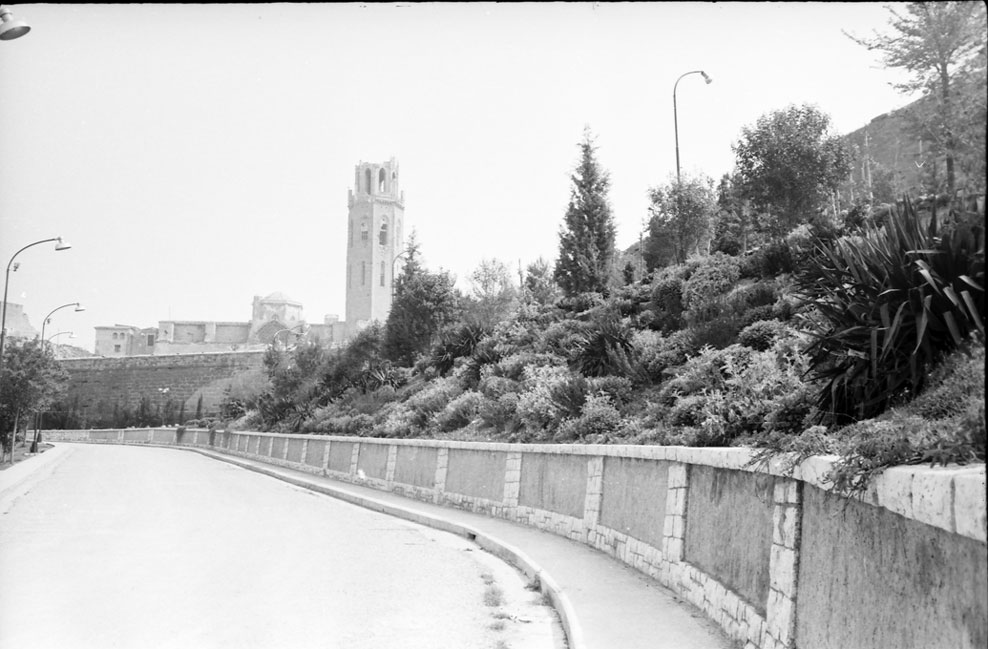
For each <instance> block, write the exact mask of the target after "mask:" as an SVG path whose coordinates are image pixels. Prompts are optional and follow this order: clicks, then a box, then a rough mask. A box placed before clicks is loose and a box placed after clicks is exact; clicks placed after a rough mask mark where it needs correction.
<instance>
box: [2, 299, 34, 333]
mask: <svg viewBox="0 0 988 649" xmlns="http://www.w3.org/2000/svg"><path fill="white" fill-rule="evenodd" d="M3 307H4V303H3V301H2V300H0V308H3ZM6 308H7V312H6V316H7V317H6V319H5V320H4V329H5V330H6V332H7V333H6V336H7V338H36V337H38V336H39V335H40V333H39V332H38V330H37V329H35V328H34V327H33V326H31V321H30V320H28V318H27V314H26V313H24V305H22V304H14V303H13V302H7V304H6Z"/></svg>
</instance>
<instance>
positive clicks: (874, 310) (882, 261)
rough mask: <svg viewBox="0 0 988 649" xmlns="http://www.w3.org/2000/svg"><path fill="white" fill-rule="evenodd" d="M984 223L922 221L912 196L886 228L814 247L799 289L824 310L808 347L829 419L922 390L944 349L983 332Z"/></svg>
mask: <svg viewBox="0 0 988 649" xmlns="http://www.w3.org/2000/svg"><path fill="white" fill-rule="evenodd" d="M984 260H985V239H984V228H983V226H982V225H981V224H980V223H975V222H962V223H953V224H951V225H950V226H949V227H947V228H945V231H944V232H943V233H942V234H938V233H937V220H936V215H935V214H934V215H933V216H932V217H931V220H930V223H929V225H928V227H926V228H924V227H923V226H922V225H921V224H920V220H919V218H918V216H917V214H916V211H915V210H914V209H913V207H912V205H911V203H910V202H909V201H908V200H906V201H905V202H904V206H903V209H902V210H895V211H894V212H893V214H892V215H891V216H890V218H889V221H888V223H887V224H886V225H885V226H884V227H882V228H870V229H867V230H866V231H865V232H864V233H863V234H862V235H861V236H857V237H845V238H841V239H838V240H837V241H834V242H832V243H830V244H820V245H818V246H817V248H816V255H815V256H814V259H813V262H812V263H809V264H806V265H805V266H804V267H803V268H802V269H801V270H800V272H799V273H798V278H797V281H798V291H799V293H801V295H802V296H803V297H804V298H806V299H808V300H810V301H812V302H813V303H814V304H815V306H816V308H817V310H818V311H819V314H820V316H821V317H820V318H819V319H818V320H817V321H816V322H815V323H811V326H810V333H811V334H813V336H814V341H813V342H812V344H811V345H810V347H809V348H808V350H807V351H808V353H809V355H810V358H811V362H812V370H811V372H812V374H813V378H814V379H818V380H820V381H822V385H821V389H820V392H819V394H818V398H817V407H818V408H819V410H820V413H821V420H826V419H830V420H832V421H834V422H835V423H844V422H847V421H849V420H854V419H866V418H869V417H873V416H875V415H876V414H878V413H880V412H882V411H883V410H885V409H886V408H887V407H888V406H889V405H890V403H891V402H892V401H893V400H894V399H897V398H909V397H910V396H914V395H915V394H916V393H917V392H918V391H919V390H920V389H921V388H922V386H923V383H924V380H925V377H926V374H927V372H928V370H929V369H930V368H931V367H932V365H933V364H934V363H936V362H937V360H938V359H939V358H940V357H941V356H942V355H943V354H944V353H946V352H949V351H951V350H953V349H955V348H957V347H958V346H960V345H962V344H963V342H964V341H965V339H966V338H967V337H968V336H969V335H971V334H972V333H973V332H977V333H978V334H980V335H981V336H983V335H984V324H983V322H984V314H985V293H984Z"/></svg>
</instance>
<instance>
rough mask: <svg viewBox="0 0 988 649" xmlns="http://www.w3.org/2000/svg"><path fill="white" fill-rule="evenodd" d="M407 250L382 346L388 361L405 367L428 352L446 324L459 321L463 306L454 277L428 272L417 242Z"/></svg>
mask: <svg viewBox="0 0 988 649" xmlns="http://www.w3.org/2000/svg"><path fill="white" fill-rule="evenodd" d="M408 249H409V251H410V252H409V255H408V259H407V261H406V263H405V267H404V269H403V271H402V274H401V275H400V276H399V277H398V279H397V280H396V281H395V296H394V301H393V302H392V305H391V311H390V312H389V313H388V320H387V323H386V325H385V330H384V340H383V344H382V354H383V356H384V357H385V358H387V359H388V360H391V361H394V362H396V363H400V364H402V365H404V366H406V367H408V366H411V365H412V364H413V363H414V362H415V359H416V358H417V357H418V356H419V355H420V354H424V353H426V352H427V351H428V350H429V348H430V347H431V346H432V345H433V344H434V343H435V341H436V339H437V337H438V335H439V333H440V331H442V329H443V328H444V327H445V326H446V325H448V324H451V323H453V322H455V321H456V319H457V317H458V315H459V304H460V298H459V293H458V292H457V291H456V288H455V287H454V281H453V277H452V276H451V275H450V274H449V273H447V272H445V271H440V272H438V273H432V272H429V271H427V270H425V269H424V268H423V267H422V266H421V265H420V264H419V262H418V248H417V246H416V244H414V242H413V243H410V244H409V248H408Z"/></svg>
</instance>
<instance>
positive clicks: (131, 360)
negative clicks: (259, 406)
mask: <svg viewBox="0 0 988 649" xmlns="http://www.w3.org/2000/svg"><path fill="white" fill-rule="evenodd" d="M263 358H264V352H263V351H248V352H225V353H196V354H181V355H171V356H130V357H124V358H67V359H64V360H60V361H58V362H59V364H60V365H61V366H62V368H64V369H65V370H66V371H67V372H68V374H69V381H68V386H67V392H66V394H65V396H64V397H63V399H62V402H63V403H64V404H71V405H72V406H73V407H74V408H76V412H77V415H78V416H80V417H82V418H85V419H86V420H89V421H97V420H99V418H100V417H110V416H112V414H113V412H114V409H115V408H116V409H117V410H123V409H125V408H126V409H129V410H134V409H135V408H137V407H138V405H139V404H140V402H141V399H142V398H144V399H148V400H150V402H151V404H152V405H153V406H162V407H164V405H165V404H166V403H167V402H169V401H170V402H171V403H172V404H173V407H175V408H176V409H178V408H180V407H181V405H182V404H183V403H184V405H185V413H186V416H187V417H189V418H191V417H193V416H194V414H195V412H196V408H197V406H198V403H199V397H200V395H201V396H202V414H203V416H210V415H215V414H218V413H219V406H220V403H221V402H222V401H223V397H224V392H225V390H226V388H227V386H229V385H230V382H231V380H232V379H233V377H235V376H236V375H238V374H241V373H243V372H246V371H249V370H260V369H262V368H263Z"/></svg>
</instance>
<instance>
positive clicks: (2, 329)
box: [0, 237, 72, 376]
mask: <svg viewBox="0 0 988 649" xmlns="http://www.w3.org/2000/svg"><path fill="white" fill-rule="evenodd" d="M49 241H56V242H57V243H56V244H55V250H68V249H69V248H71V247H72V246H71V245H69V244H67V243H65V242H64V241H62V237H53V238H51V239H42V240H41V241H35V242H34V243H29V244H27V245H26V246H24V247H23V248H21V249H20V250H18V251H17V252H15V253H14V256H13V257H11V258H10V261H9V262H7V274H6V275H4V278H3V309H2V314H0V376H3V343H4V341H5V340H6V338H7V285H8V284H9V283H10V267H11V266H12V265H13V264H14V258H15V257H17V255H19V254H21V253H22V252H24V251H25V250H27V249H28V248H30V247H31V246H37V245H40V244H42V243H48V242H49Z"/></svg>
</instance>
